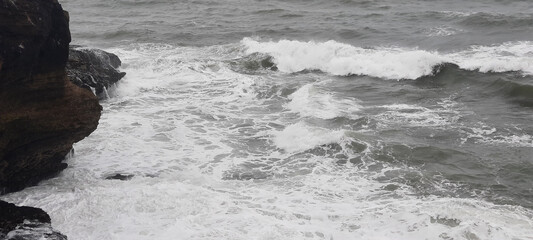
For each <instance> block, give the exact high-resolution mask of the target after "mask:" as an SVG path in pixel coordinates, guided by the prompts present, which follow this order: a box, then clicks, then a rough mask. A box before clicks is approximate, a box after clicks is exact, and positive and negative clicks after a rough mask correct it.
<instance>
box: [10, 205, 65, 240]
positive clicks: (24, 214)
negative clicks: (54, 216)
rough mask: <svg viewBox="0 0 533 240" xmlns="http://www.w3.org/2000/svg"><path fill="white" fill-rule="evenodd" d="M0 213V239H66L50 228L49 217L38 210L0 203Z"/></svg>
mask: <svg viewBox="0 0 533 240" xmlns="http://www.w3.org/2000/svg"><path fill="white" fill-rule="evenodd" d="M0 213H1V214H0V239H6V240H7V239H12V240H16V239H24V240H32V239H35V240H37V239H49V240H66V239H67V237H66V236H65V235H63V234H61V233H59V232H57V231H55V230H54V229H53V228H52V227H51V225H50V216H48V214H47V213H46V212H45V211H43V210H42V209H40V208H34V207H18V206H16V205H15V204H11V203H7V202H4V201H0Z"/></svg>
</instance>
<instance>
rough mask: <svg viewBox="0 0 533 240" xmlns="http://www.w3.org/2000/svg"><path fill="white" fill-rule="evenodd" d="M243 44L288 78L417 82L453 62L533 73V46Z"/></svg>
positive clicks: (247, 40)
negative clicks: (314, 74) (313, 75)
mask: <svg viewBox="0 0 533 240" xmlns="http://www.w3.org/2000/svg"><path fill="white" fill-rule="evenodd" d="M241 44H242V45H244V47H245V49H246V53H247V54H254V53H262V54H267V55H269V56H272V57H273V62H274V63H275V64H276V66H277V68H278V69H279V70H280V71H282V72H286V73H296V72H301V71H304V70H319V71H322V72H325V73H329V74H332V75H336V76H349V75H367V76H372V77H378V78H383V79H395V80H399V79H417V78H420V77H423V76H428V75H433V74H435V73H436V72H435V71H436V69H438V66H440V65H442V64H445V63H452V64H456V65H458V66H459V67H460V68H462V69H466V70H476V71H480V72H510V71H518V72H522V73H524V74H528V75H529V74H533V42H515V43H504V44H501V45H496V46H472V47H471V48H470V49H467V50H464V51H460V52H455V53H445V54H444V53H439V52H430V51H425V50H418V49H405V48H385V47H379V48H361V47H356V46H352V45H349V44H344V43H339V42H336V41H333V40H331V41H327V42H314V41H309V42H302V41H295V40H280V41H277V42H274V41H268V42H260V41H257V40H254V39H251V38H245V39H243V40H242V41H241Z"/></svg>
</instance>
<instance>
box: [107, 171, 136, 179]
mask: <svg viewBox="0 0 533 240" xmlns="http://www.w3.org/2000/svg"><path fill="white" fill-rule="evenodd" d="M133 176H134V175H133V174H121V173H117V174H114V175H111V176H107V177H106V178H105V179H106V180H122V181H127V180H130V179H132V178H133Z"/></svg>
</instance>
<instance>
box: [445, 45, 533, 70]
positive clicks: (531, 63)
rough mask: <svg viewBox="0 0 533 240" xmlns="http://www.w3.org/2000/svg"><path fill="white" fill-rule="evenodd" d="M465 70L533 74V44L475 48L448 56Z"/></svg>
mask: <svg viewBox="0 0 533 240" xmlns="http://www.w3.org/2000/svg"><path fill="white" fill-rule="evenodd" d="M447 56H448V57H449V58H450V59H452V62H454V63H456V64H457V65H459V66H460V67H461V68H463V69H468V70H478V71H480V72H507V71H522V72H523V73H525V74H533V42H513V43H504V44H501V45H495V46H473V47H471V48H470V49H468V50H464V51H460V52H457V53H452V54H448V55H447Z"/></svg>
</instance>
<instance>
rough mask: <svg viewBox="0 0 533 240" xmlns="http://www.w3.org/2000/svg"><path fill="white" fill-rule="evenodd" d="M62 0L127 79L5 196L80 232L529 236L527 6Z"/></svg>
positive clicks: (75, 24) (532, 232) (508, 0)
mask: <svg viewBox="0 0 533 240" xmlns="http://www.w3.org/2000/svg"><path fill="white" fill-rule="evenodd" d="M61 3H62V5H63V8H64V9H65V10H67V11H69V12H70V20H71V26H70V27H71V31H72V37H73V43H74V44H81V45H85V46H88V47H98V48H102V49H105V50H107V51H110V52H113V53H115V54H117V55H118V56H119V57H120V58H121V59H122V61H123V65H122V67H121V70H122V71H125V72H126V73H127V75H126V77H125V78H124V79H123V80H121V82H120V83H119V84H117V85H116V86H114V87H113V88H112V89H108V92H109V95H110V96H111V98H109V99H106V100H104V101H103V102H102V105H103V107H104V110H103V115H102V118H101V120H100V125H99V127H98V129H97V130H96V131H95V132H94V133H93V134H92V135H91V136H89V137H87V138H86V139H84V140H83V141H81V142H79V143H77V144H75V152H74V154H73V155H72V156H69V158H68V160H67V162H68V164H69V167H68V168H67V169H66V170H65V171H63V172H62V173H61V174H60V175H59V176H58V177H56V178H53V179H50V180H46V181H43V182H41V183H40V184H39V185H38V186H35V187H31V188H27V189H25V190H23V191H21V192H17V193H12V194H9V195H4V196H2V199H4V200H8V201H12V202H15V203H18V204H26V205H30V206H36V207H40V208H43V209H44V210H46V211H47V212H48V213H49V214H50V215H51V217H52V222H53V226H54V227H55V228H56V229H58V230H59V231H61V232H63V233H64V234H66V235H68V236H69V238H70V239H100V240H103V239H236V240H237V239H243V240H244V239H246V240H248V239H261V240H267V239H268V240H271V239H272V240H274V239H283V240H287V239H328V240H330V239H336V240H337V239H341V240H342V239H371V240H373V239H376V240H381V239H386V240H402V239H405V240H416V239H442V240H450V239H455V240H458V239H468V240H489V239H492V240H505V239H509V240H531V239H533V124H532V123H533V2H531V1H529V0H472V1H462V0H448V1H436V0H405V1H394V0H331V1H326V0H286V1H279V0H272V1H264V0H248V1H243V0H227V1H211V0H190V1H173V0H113V1H110V0H91V1H82V0H63V1H61ZM117 173H121V174H132V175H134V177H133V178H132V179H131V180H129V181H119V180H106V179H105V178H106V177H108V176H111V175H114V174H117Z"/></svg>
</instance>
